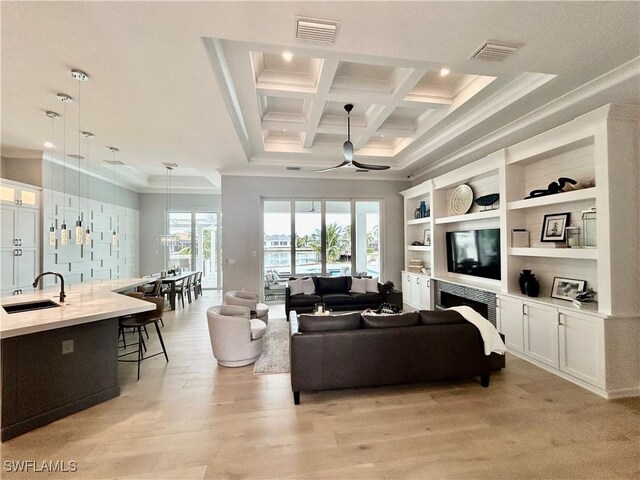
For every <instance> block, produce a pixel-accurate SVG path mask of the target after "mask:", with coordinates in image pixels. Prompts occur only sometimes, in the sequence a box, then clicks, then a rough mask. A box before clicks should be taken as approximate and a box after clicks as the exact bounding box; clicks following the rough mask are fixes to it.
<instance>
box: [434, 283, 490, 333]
mask: <svg viewBox="0 0 640 480" xmlns="http://www.w3.org/2000/svg"><path fill="white" fill-rule="evenodd" d="M435 301H436V308H437V309H439V310H443V309H445V308H449V307H459V306H461V305H466V306H468V307H471V308H473V309H474V310H475V311H476V312H478V313H479V314H480V315H482V316H483V317H485V318H486V319H488V320H489V321H490V322H491V323H492V324H493V325H494V326H495V325H496V294H495V293H492V292H488V291H486V290H480V289H478V288H472V287H467V286H464V285H458V284H456V283H449V282H443V281H440V280H438V281H437V282H436V290H435Z"/></svg>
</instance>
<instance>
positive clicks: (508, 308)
mask: <svg viewBox="0 0 640 480" xmlns="http://www.w3.org/2000/svg"><path fill="white" fill-rule="evenodd" d="M496 303H497V305H496V306H497V308H496V317H497V318H496V320H497V324H498V331H499V332H500V333H502V334H503V335H504V343H505V345H506V346H507V348H508V349H509V351H510V352H518V353H523V352H524V326H523V318H522V300H519V299H517V298H512V297H507V296H504V295H497V297H496Z"/></svg>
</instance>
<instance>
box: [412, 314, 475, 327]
mask: <svg viewBox="0 0 640 480" xmlns="http://www.w3.org/2000/svg"><path fill="white" fill-rule="evenodd" d="M418 313H419V314H420V323H421V324H422V325H449V324H456V323H467V321H466V320H465V319H464V317H463V316H462V315H460V314H459V313H458V312H456V311H455V310H420V311H419V312H418Z"/></svg>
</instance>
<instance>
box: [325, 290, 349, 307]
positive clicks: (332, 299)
mask: <svg viewBox="0 0 640 480" xmlns="http://www.w3.org/2000/svg"><path fill="white" fill-rule="evenodd" d="M322 301H323V302H324V303H325V304H326V305H327V306H331V305H336V306H337V305H351V304H353V299H352V298H351V295H349V294H348V293H325V294H323V295H322Z"/></svg>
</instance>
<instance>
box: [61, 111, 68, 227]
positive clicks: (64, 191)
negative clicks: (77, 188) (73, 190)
mask: <svg viewBox="0 0 640 480" xmlns="http://www.w3.org/2000/svg"><path fill="white" fill-rule="evenodd" d="M62 118H63V122H62V124H63V128H64V130H63V132H62V133H63V135H62V202H63V203H62V224H63V225H66V224H67V218H66V217H67V103H66V102H62Z"/></svg>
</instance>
